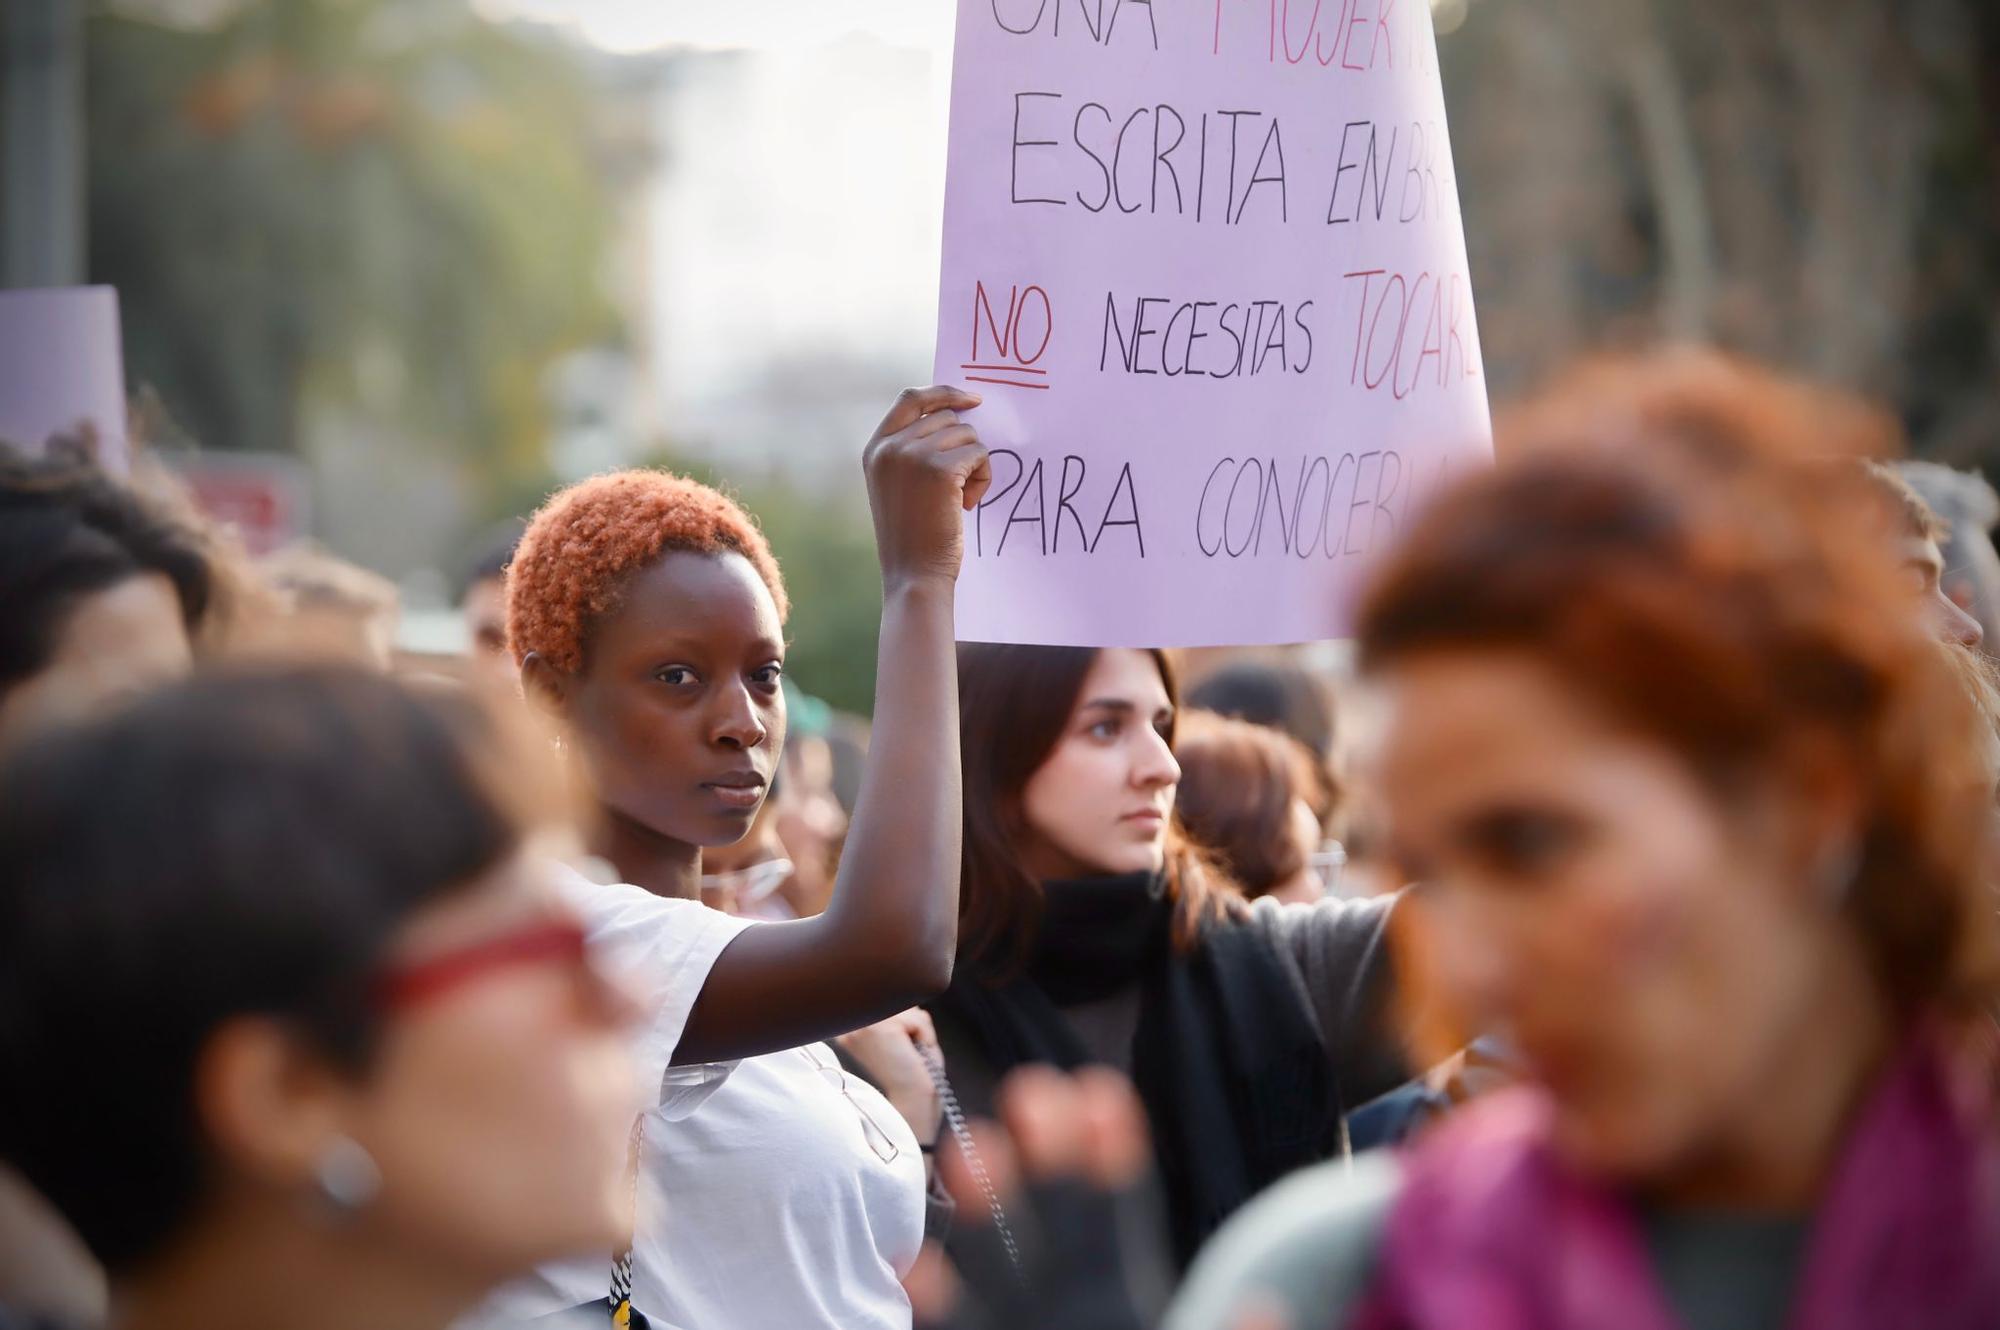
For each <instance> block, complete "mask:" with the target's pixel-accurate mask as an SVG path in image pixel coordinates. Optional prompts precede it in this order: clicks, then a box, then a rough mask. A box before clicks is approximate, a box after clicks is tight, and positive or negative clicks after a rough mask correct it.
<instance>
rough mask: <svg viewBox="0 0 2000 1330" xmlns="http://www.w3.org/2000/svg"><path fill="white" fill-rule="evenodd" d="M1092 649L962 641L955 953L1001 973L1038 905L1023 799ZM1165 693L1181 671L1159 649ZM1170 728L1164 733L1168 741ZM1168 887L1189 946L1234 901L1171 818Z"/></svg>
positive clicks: (1175, 697) (1035, 919) (1030, 931)
mask: <svg viewBox="0 0 2000 1330" xmlns="http://www.w3.org/2000/svg"><path fill="white" fill-rule="evenodd" d="M1097 653H1098V648H1096V647H1045V646H1016V645H1001V644H997V643H986V642H961V643H960V644H959V647H958V715H959V741H960V752H961V754H962V758H961V760H962V761H963V763H964V773H965V841H964V851H963V854H964V859H963V864H962V868H961V872H960V876H959V929H958V950H959V955H960V956H963V957H969V958H972V959H975V960H978V961H981V962H984V963H985V964H986V965H987V966H988V967H989V968H996V969H998V970H1001V971H1005V970H1007V969H1010V968H1014V967H1018V966H1019V965H1020V963H1021V962H1022V961H1023V960H1024V959H1025V958H1026V955H1027V951H1028V947H1029V946H1030V944H1031V943H1032V941H1033V939H1034V935H1035V929H1036V928H1037V926H1038V925H1039V922H1040V918H1041V907H1042V884H1041V883H1040V882H1038V881H1036V880H1035V877H1034V875H1033V874H1031V873H1030V872H1029V871H1028V869H1027V867H1026V865H1025V864H1024V863H1023V861H1022V857H1021V851H1022V846H1023V842H1024V841H1025V840H1026V839H1027V837H1028V835H1029V828H1028V825H1027V818H1026V814H1025V812H1024V811H1023V808H1022V802H1021V795H1022V791H1023V790H1024V789H1025V788H1026V787H1027V784H1028V778H1029V777H1031V776H1033V775H1034V774H1035V772H1036V771H1037V770H1039V769H1040V767H1041V765H1042V763H1043V762H1045V761H1047V760H1048V757H1049V754H1050V753H1052V752H1054V751H1055V747H1056V744H1057V742H1058V741H1059V740H1061V738H1062V735H1063V729H1064V727H1065V726H1067V725H1068V724H1069V718H1070V713H1071V712H1072V711H1074V710H1075V708H1076V702H1077V698H1078V696H1079V695H1080V694H1081V693H1082V692H1083V682H1084V679H1085V678H1087V677H1088V676H1089V674H1090V668H1091V666H1092V665H1094V664H1096V663H1097ZM1149 654H1150V655H1151V656H1152V658H1153V661H1154V663H1156V664H1157V665H1158V666H1159V667H1160V681H1161V683H1162V684H1164V685H1165V686H1166V690H1167V698H1168V700H1169V701H1170V702H1172V703H1173V704H1174V705H1175V706H1176V707H1178V706H1179V705H1180V676H1179V672H1178V670H1176V668H1175V666H1174V662H1173V660H1172V658H1171V657H1170V656H1168V654H1167V653H1166V652H1164V651H1153V652H1150V653H1149ZM1174 738H1175V733H1174V731H1173V730H1171V729H1170V730H1169V731H1168V734H1167V742H1168V743H1169V744H1171V743H1173V741H1174ZM1165 877H1166V890H1167V895H1168V897H1169V898H1170V899H1171V900H1172V901H1173V902H1174V942H1175V945H1176V946H1179V947H1182V948H1187V947H1192V946H1193V945H1194V942H1195V939H1196V938H1197V937H1198V936H1199V933H1200V930H1201V926H1202V924H1203V923H1204V922H1206V921H1208V920H1210V919H1214V918H1220V917H1221V916H1222V915H1223V914H1224V913H1225V912H1226V910H1227V909H1228V902H1230V901H1232V900H1240V899H1241V898H1240V896H1238V894H1237V892H1236V889H1235V887H1234V885H1233V884H1231V883H1229V882H1228V881H1227V880H1226V879H1225V878H1223V876H1222V875H1221V873H1220V871H1219V870H1217V869H1216V868H1215V867H1214V865H1212V864H1210V863H1208V862H1206V861H1205V859H1204V856H1203V855H1202V854H1201V852H1200V851H1198V850H1196V849H1195V848H1194V847H1193V846H1192V845H1190V844H1189V843H1188V840H1187V838H1186V836H1185V834H1184V833H1183V832H1182V830H1181V827H1180V823H1179V820H1178V819H1176V820H1175V821H1173V822H1172V823H1171V824H1170V825H1169V827H1168V830H1167V860H1166V869H1165Z"/></svg>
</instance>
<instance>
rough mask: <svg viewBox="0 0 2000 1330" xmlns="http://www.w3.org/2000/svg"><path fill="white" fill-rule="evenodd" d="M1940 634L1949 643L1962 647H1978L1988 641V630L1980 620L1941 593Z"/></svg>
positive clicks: (1939, 599) (1938, 612)
mask: <svg viewBox="0 0 2000 1330" xmlns="http://www.w3.org/2000/svg"><path fill="white" fill-rule="evenodd" d="M1936 613H1937V616H1938V621H1939V625H1940V627H1939V632H1940V635H1941V636H1943V637H1944V638H1945V639H1946V640H1947V641H1952V642H1956V643H1958V644H1959V645H1960V646H1962V647H1976V646H1979V645H1980V644H1981V643H1983V642H1984V641H1985V640H1986V630H1985V629H1984V628H1982V627H1980V624H1979V620H1977V619H1975V618H1973V617H1972V616H1971V615H1970V614H1967V613H1966V612H1965V611H1964V610H1963V609H1961V608H1960V607H1959V605H1958V604H1957V603H1956V602H1955V601H1952V600H1950V599H1948V598H1947V597H1946V596H1945V594H1944V593H1943V592H1942V591H1940V592H1939V593H1938V597H1937V610H1936Z"/></svg>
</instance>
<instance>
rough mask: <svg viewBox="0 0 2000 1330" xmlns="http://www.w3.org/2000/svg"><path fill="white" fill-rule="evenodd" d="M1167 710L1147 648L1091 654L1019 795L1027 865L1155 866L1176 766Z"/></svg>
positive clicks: (1065, 870)
mask: <svg viewBox="0 0 2000 1330" xmlns="http://www.w3.org/2000/svg"><path fill="white" fill-rule="evenodd" d="M1173 719H1174V709H1173V705H1172V703H1171V702H1169V701H1168V698H1167V688H1166V684H1165V682H1164V681H1163V680H1162V679H1161V678H1160V669H1159V666H1158V665H1156V664H1155V663H1154V662H1153V657H1152V656H1151V655H1149V654H1148V653H1146V652H1144V651H1133V650H1126V649H1122V648H1117V649H1106V650H1104V651H1100V652H1098V653H1097V660H1096V663H1094V664H1093V665H1092V666H1091V667H1090V673H1089V674H1088V675H1086V676H1085V677H1084V681H1083V688H1082V690H1081V691H1080V692H1079V693H1078V694H1077V700H1076V705H1075V706H1074V707H1073V708H1071V710H1070V715H1069V720H1068V722H1067V723H1065V724H1064V726H1063V732H1062V737H1061V738H1060V739H1058V740H1056V746H1055V748H1054V750H1053V751H1051V752H1050V753H1049V755H1048V757H1047V758H1046V759H1045V760H1044V761H1043V762H1042V765H1041V766H1040V767H1038V768H1036V770H1035V774H1034V775H1032V776H1030V777H1029V778H1028V783H1027V785H1026V786H1025V787H1024V788H1023V790H1022V793H1021V804H1022V811H1023V813H1024V814H1025V816H1026V820H1027V824H1028V832H1029V838H1030V839H1029V844H1028V845H1027V846H1025V847H1024V848H1025V851H1026V853H1025V855H1024V858H1025V859H1026V862H1027V864H1028V868H1029V871H1031V872H1033V873H1034V874H1035V875H1036V876H1038V877H1043V878H1064V877H1085V876H1090V875H1094V874H1099V873H1138V872H1150V871H1156V870H1157V869H1158V868H1159V867H1160V865H1161V862H1162V860H1163V858H1164V855H1165V849H1166V836H1167V823H1168V821H1169V820H1170V819H1171V817H1172V816H1173V811H1174V790H1175V788H1176V787H1177V786H1178V785H1179V784H1180V779H1181V769H1180V764H1179V763H1177V762H1175V761H1174V754H1173V749H1172V747H1171V746H1170V745H1169V744H1168V742H1167V735H1168V733H1169V732H1170V731H1171V729H1172V727H1173Z"/></svg>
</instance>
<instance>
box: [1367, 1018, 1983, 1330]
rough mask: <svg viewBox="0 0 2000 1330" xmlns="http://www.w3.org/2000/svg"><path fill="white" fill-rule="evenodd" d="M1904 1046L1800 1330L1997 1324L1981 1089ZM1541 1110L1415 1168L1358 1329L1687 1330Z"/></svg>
mask: <svg viewBox="0 0 2000 1330" xmlns="http://www.w3.org/2000/svg"><path fill="white" fill-rule="evenodd" d="M1972 1073H1973V1069H1972V1068H1970V1067H1968V1066H1965V1065H1963V1064H1961V1063H1954V1062H1952V1061H1950V1060H1949V1059H1947V1058H1946V1057H1945V1056H1943V1055H1942V1053H1941V1052H1940V1051H1939V1049H1938V1046H1937V1044H1936V1042H1935V1041H1933V1040H1931V1039H1928V1038H1924V1037H1918V1038H1913V1039H1911V1040H1910V1041H1909V1042H1908V1044H1907V1045H1906V1046H1905V1048H1904V1049H1903V1051H1902V1052H1901V1053H1900V1054H1899V1055H1898V1057H1897V1058H1896V1060H1895V1062H1894V1063H1893V1064H1892V1065H1891V1067H1890V1068H1889V1070H1888V1071H1887V1073H1886V1074H1885V1075H1884V1076H1883V1078H1882V1080H1881V1081H1880V1082H1879V1083H1878V1085H1877V1086H1876V1088H1875V1089H1874V1090H1873V1091H1872V1092H1871V1094H1870V1096H1869V1098H1868V1099H1867V1101H1866V1102H1865V1104H1864V1106H1863V1108H1862V1111H1861V1113H1860V1115H1859V1116H1858V1117H1857V1119H1856V1122H1855V1125H1854V1129H1853V1131H1852V1133H1851V1134H1850V1135H1849V1137H1848V1139H1847V1141H1846V1143H1845V1145H1844V1146H1843V1149H1842V1153H1841V1157H1840V1159H1839V1162H1838V1163H1837V1164H1836V1166H1835V1169H1834V1173H1833V1176H1832V1178H1831V1179H1830V1180H1829V1185H1828V1188H1827V1191H1826V1194H1825V1198H1824V1200H1823V1201H1822V1202H1821V1204H1820V1206H1819V1209H1818V1211H1817V1212H1816V1215H1815V1217H1814V1220H1813V1225H1812V1230H1811V1233H1810V1236H1809V1238H1808V1240H1807V1245H1806V1253H1805V1258H1804V1264H1803V1267H1802V1269H1801V1272H1800V1282H1799V1286H1798V1289H1797V1292H1796V1294H1795V1295H1794V1298H1793V1302H1792V1310H1791V1315H1790V1319H1789V1322H1788V1324H1789V1326H1790V1330H1881V1328H1883V1327H1889V1328H1892V1330H1992V1328H1993V1327H2000V1138H1996V1135H1995V1132H1994V1130H1993V1127H1994V1121H1993V1117H1992V1105H1991V1097H1990V1095H1989V1094H1988V1093H1987V1089H1988V1084H1987V1082H1986V1081H1985V1080H1984V1079H1983V1078H1982V1077H1980V1076H1978V1075H1975V1074H1972ZM1549 1125H1550V1108H1549V1104H1548V1101H1547V1100H1546V1099H1545V1098H1544V1097H1543V1096H1541V1095H1540V1094H1539V1093H1537V1092H1536V1091H1533V1090H1529V1089H1517V1090H1508V1091H1503V1092H1501V1093H1498V1094H1496V1095H1494V1096H1493V1097H1492V1098H1490V1099H1488V1100H1485V1101H1482V1102H1481V1103H1478V1104H1476V1105H1474V1106H1472V1107H1471V1108H1468V1109H1466V1110H1465V1111H1464V1112H1462V1113H1460V1114H1459V1115H1458V1116H1457V1117H1456V1118H1454V1119H1451V1120H1449V1121H1447V1122H1446V1123H1445V1124H1443V1125H1442V1126H1441V1127H1439V1128H1438V1130H1437V1131H1436V1132H1434V1133H1433V1134H1432V1135H1431V1136H1430V1137H1428V1138H1427V1139H1426V1140H1425V1141H1424V1142H1423V1143H1422V1144H1421V1145H1419V1146H1417V1147H1416V1148H1415V1149H1414V1150H1413V1151H1412V1152H1411V1154H1410V1155H1409V1156H1408V1157H1407V1159H1406V1164H1405V1183H1404V1186H1403V1189H1402V1191H1401V1192H1400V1194H1399V1195H1398V1197H1397V1200H1396V1203H1395V1205H1394V1207H1393V1209H1392V1210H1391V1212H1390V1215H1389V1219H1388V1223H1387V1226H1386V1228H1385V1230H1384V1233H1383V1246H1382V1252H1381V1255H1380V1257H1379V1259H1378V1263H1377V1270H1376V1276H1375V1282H1374V1284H1373V1286H1372V1287H1371V1288H1370V1290H1369V1293H1368V1296H1367V1297H1366V1298H1365V1299H1364V1300H1363V1302H1362V1308H1361V1311H1360V1312H1359V1314H1358V1315H1357V1316H1356V1317H1355V1318H1353V1319H1352V1320H1351V1322H1350V1324H1351V1325H1352V1326H1353V1327H1355V1328H1356V1330H1467V1328H1468V1327H1478V1328H1479V1330H1678V1321H1677V1320H1676V1318H1675V1316H1674V1314H1673V1312H1672V1311H1671V1310H1670V1309H1669V1307H1668V1305H1667V1299H1666V1295H1665V1293H1664V1292H1663V1290H1662V1289H1661V1287H1660V1284H1659V1281H1658V1279H1657V1277H1656V1276H1655V1274H1654V1272H1653V1268H1652V1264H1651V1260H1650V1258H1649V1256H1648V1253H1647V1250H1646V1246H1645V1240H1644V1236H1643V1234H1642V1232H1641V1229H1640V1226H1639V1221H1638V1218H1637V1216H1636V1215H1635V1214H1634V1212H1633V1210H1632V1208H1631V1205H1630V1203H1629V1202H1628V1201H1627V1200H1626V1199H1625V1198H1624V1197H1622V1196H1621V1195H1619V1194H1618V1193H1617V1192H1616V1191H1614V1190H1612V1189H1609V1188H1606V1187H1604V1186H1603V1185H1601V1184H1599V1183H1597V1182H1594V1181H1592V1180H1591V1179H1588V1178H1585V1177H1582V1176H1580V1175H1579V1174H1577V1173H1576V1172H1575V1171H1574V1170H1572V1169H1569V1168H1567V1167H1566V1166H1565V1165H1564V1164H1563V1162H1562V1161H1561V1160H1560V1159H1559V1158H1558V1157H1557V1155H1556V1153H1555V1151H1554V1150H1553V1149H1552V1148H1551V1147H1550V1144H1549Z"/></svg>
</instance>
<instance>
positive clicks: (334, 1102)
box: [194, 1016, 353, 1188]
mask: <svg viewBox="0 0 2000 1330" xmlns="http://www.w3.org/2000/svg"><path fill="white" fill-rule="evenodd" d="M194 1098H195V1116H196V1121H198V1122H199V1123H200V1124H201V1128H202V1133H203V1135H204V1136H205V1137H206V1138H207V1139H208V1141H209V1143H210V1146H211V1148H212V1149H213V1150H214V1151H215V1153H216V1155H217V1156H218V1157H219V1158H220V1159H221V1160H222V1161H223V1164H224V1167H225V1169H226V1170H227V1172H229V1173H232V1174H237V1175H240V1176H245V1177H249V1178H251V1179H255V1180H257V1181H261V1182H263V1183H265V1184H267V1185H272V1186H277V1187H283V1188H294V1187H304V1186H309V1185H310V1184H311V1181H312V1178H313V1175H314V1171H315V1170H316V1169H317V1168H318V1167H319V1164H320V1161H321V1160H322V1159H323V1158H324V1156H325V1154H326V1151H327V1149H328V1147H329V1145H330V1144H331V1143H332V1142H333V1141H334V1140H335V1139H336V1138H337V1137H339V1136H341V1135H345V1134H347V1133H348V1132H349V1129H350V1125H351V1117H352V1103H353V1091H352V1087H351V1085H350V1084H349V1083H348V1082H347V1081H346V1080H345V1078H343V1077H342V1076H341V1075H340V1073H339V1072H338V1071H336V1070H335V1069H334V1067H333V1066H332V1064H330V1063H329V1062H328V1061H327V1060H326V1059H325V1058H324V1057H323V1056H321V1055H319V1054H318V1053H317V1052H315V1051H313V1050H311V1049H309V1048H307V1046H306V1045H305V1043H304V1042H303V1041H302V1040H301V1039H300V1038H299V1036H298V1035H297V1034H295V1033H293V1032H292V1031H290V1030H287V1029H285V1028H284V1027H283V1026H281V1025H280V1024H279V1023H277V1022H276V1021H272V1020H269V1019H267V1018H265V1017H260V1016H245V1017H239V1018H237V1019H235V1020H232V1021H229V1022H227V1023H226V1024H224V1025H223V1026H222V1027H221V1028H220V1029H218V1030H217V1031H216V1032H215V1033H214V1034H213V1035H211V1036H210V1037H209V1039H208V1042H207V1043H206V1044H205V1045H203V1047H202V1050H201V1052H200V1054H199V1055H198V1056H197V1058H196V1062H195V1078H194Z"/></svg>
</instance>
